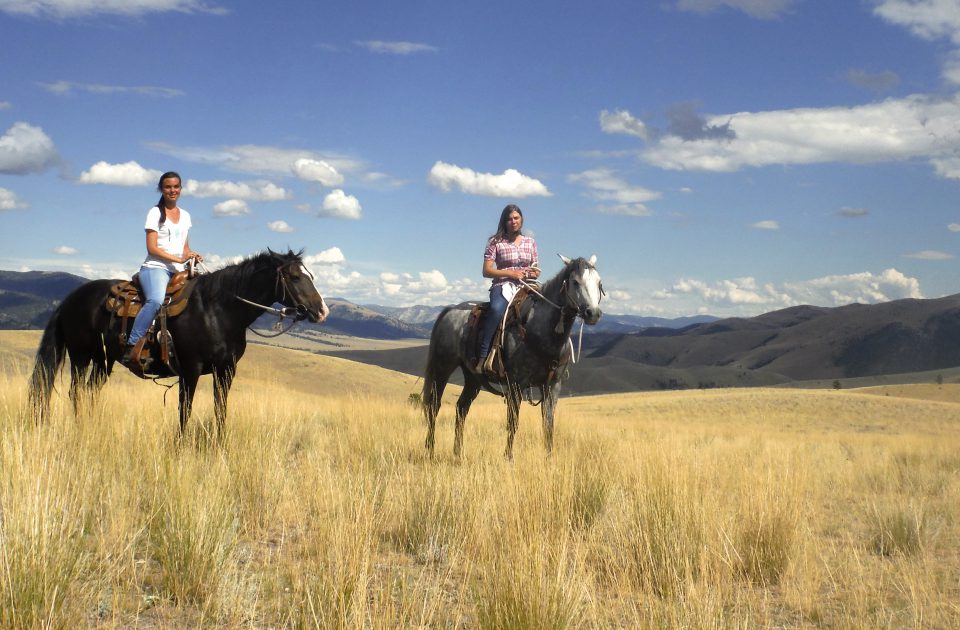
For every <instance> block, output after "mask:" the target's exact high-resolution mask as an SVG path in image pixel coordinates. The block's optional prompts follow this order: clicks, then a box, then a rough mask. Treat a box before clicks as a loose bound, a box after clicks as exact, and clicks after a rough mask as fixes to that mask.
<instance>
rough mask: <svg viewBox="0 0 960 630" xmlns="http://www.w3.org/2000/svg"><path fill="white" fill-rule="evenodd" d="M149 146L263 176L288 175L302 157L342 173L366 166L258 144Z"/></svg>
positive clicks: (182, 157) (359, 170)
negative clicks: (324, 164)
mask: <svg viewBox="0 0 960 630" xmlns="http://www.w3.org/2000/svg"><path fill="white" fill-rule="evenodd" d="M147 146H149V147H150V148H151V149H153V150H155V151H158V152H160V153H165V154H167V155H170V156H173V157H175V158H177V159H178V160H183V161H187V162H199V163H202V164H214V165H217V166H219V167H221V168H223V169H226V170H229V171H234V172H240V173H250V174H255V175H260V176H264V177H271V176H277V177H285V176H288V175H290V173H291V171H293V169H294V167H295V164H296V162H297V160H300V159H307V160H315V161H322V162H326V163H327V164H329V165H330V166H331V167H332V168H334V169H336V170H337V172H338V173H341V174H355V173H362V172H363V170H364V168H365V165H364V163H363V162H362V161H360V160H357V159H354V158H350V157H346V156H343V155H337V154H334V153H324V152H319V151H312V150H309V149H288V148H281V147H271V146H263V145H255V144H241V145H228V146H220V147H203V146H199V147H198V146H192V147H191V146H177V145H171V144H169V143H166V142H152V143H149V144H148V145H147Z"/></svg>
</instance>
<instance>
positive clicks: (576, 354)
mask: <svg viewBox="0 0 960 630" xmlns="http://www.w3.org/2000/svg"><path fill="white" fill-rule="evenodd" d="M520 283H521V284H523V286H525V287H527V290H528V291H530V292H531V293H535V294H536V295H539V296H540V298H541V299H542V300H543V301H544V302H546V303H547V304H549V305H550V306H552V307H553V308H555V309H557V310H558V311H560V314H561V318H560V321H559V322H557V331H556V332H557V333H558V334H559V333H561V332H563V317H562V315H563V309H564V307H563V306H560V305H558V304H556V303H554V302H553V301H552V300H550V299H549V298H547V296H545V295H544V294H543V293H541V292H540V291H539V290H537V288H536V286H535V284H534V283H532V282H527V281H526V280H520ZM563 296H564V297H565V298H567V301H568V302H569V301H570V294H569V293H568V291H567V281H566V280H564V281H563ZM574 310H575V312H576V315H575V317H577V318H579V319H580V333H579V334H578V335H577V347H576V349H574V347H573V339H571V338H570V337H567V343H568V344H570V358H571V361H572V362H573V363H576V362H577V361H579V360H580V355H581V354H583V323H584V321H583V317H582V316H581V315H580V310H579V309H574Z"/></svg>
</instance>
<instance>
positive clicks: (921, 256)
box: [903, 249, 953, 260]
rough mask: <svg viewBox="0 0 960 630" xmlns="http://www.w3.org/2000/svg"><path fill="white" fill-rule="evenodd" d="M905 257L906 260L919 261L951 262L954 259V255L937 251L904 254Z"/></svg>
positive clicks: (926, 250)
mask: <svg viewBox="0 0 960 630" xmlns="http://www.w3.org/2000/svg"><path fill="white" fill-rule="evenodd" d="M903 256H904V258H916V259H917V260H950V259H952V258H953V254H948V253H947V252H941V251H938V250H935V249H925V250H923V251H920V252H913V253H911V254H904V255H903Z"/></svg>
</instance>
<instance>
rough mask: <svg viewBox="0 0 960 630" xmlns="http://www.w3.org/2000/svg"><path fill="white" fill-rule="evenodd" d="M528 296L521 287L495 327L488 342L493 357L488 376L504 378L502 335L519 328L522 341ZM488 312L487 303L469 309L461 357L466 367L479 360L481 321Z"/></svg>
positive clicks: (526, 290)
mask: <svg viewBox="0 0 960 630" xmlns="http://www.w3.org/2000/svg"><path fill="white" fill-rule="evenodd" d="M529 296H530V290H529V289H527V288H526V287H521V288H520V289H519V290H518V291H517V293H516V295H514V296H513V299H512V300H510V304H509V305H508V306H507V313H506V317H504V318H503V320H502V321H501V322H500V325H498V326H497V331H496V332H495V333H494V334H493V340H492V341H491V342H490V354H493V355H494V359H493V370H494V371H493V372H490V371H489V370H485V372H484V373H485V374H486V375H489V376H497V377H500V378H503V377H505V376H506V370H505V368H504V365H503V348H502V346H503V333H504V331H505V330H507V329H508V328H510V327H511V326H519V329H520V338H521V339H523V318H522V313H523V304H524V302H525V301H526V300H527V298H528V297H529ZM489 311H490V303H489V302H479V303H477V304H474V305H473V307H472V308H471V309H470V317H469V319H468V320H467V334H466V335H464V348H463V356H465V357H467V359H468V361H467V363H468V365H476V364H477V361H479V359H480V342H481V337H482V335H481V332H482V331H483V319H484V318H485V317H487V316H488V312H489Z"/></svg>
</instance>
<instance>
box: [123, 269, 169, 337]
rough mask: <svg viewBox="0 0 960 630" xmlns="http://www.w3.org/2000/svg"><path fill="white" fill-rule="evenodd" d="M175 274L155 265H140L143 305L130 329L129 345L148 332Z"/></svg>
mask: <svg viewBox="0 0 960 630" xmlns="http://www.w3.org/2000/svg"><path fill="white" fill-rule="evenodd" d="M172 277H173V274H172V273H170V272H169V271H167V270H166V269H157V268H155V267H140V288H141V289H143V306H142V307H140V312H139V313H137V317H136V319H134V320H133V328H132V329H131V330H130V336H129V337H128V338H127V345H128V346H132V345H133V344H135V343H137V342H138V341H140V338H141V337H143V336H144V335H145V334H146V333H147V329H148V328H150V324H152V323H153V318H154V317H156V316H157V311H159V310H160V305H161V304H163V298H164V295H165V294H166V292H167V285H168V284H169V283H170V278H172Z"/></svg>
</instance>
